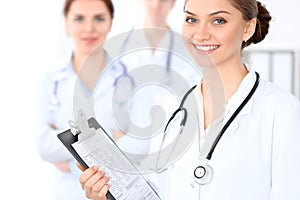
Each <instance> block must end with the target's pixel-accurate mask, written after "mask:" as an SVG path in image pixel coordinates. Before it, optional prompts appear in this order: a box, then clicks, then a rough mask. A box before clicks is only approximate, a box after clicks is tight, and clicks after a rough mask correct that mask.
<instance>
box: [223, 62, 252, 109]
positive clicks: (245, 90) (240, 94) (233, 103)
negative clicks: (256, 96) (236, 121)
mask: <svg viewBox="0 0 300 200" xmlns="http://www.w3.org/2000/svg"><path fill="white" fill-rule="evenodd" d="M247 69H248V71H249V72H248V74H247V75H246V76H245V77H244V79H243V80H242V82H241V84H240V86H239V88H238V90H237V91H236V93H235V94H234V95H233V96H232V97H231V98H230V99H229V101H228V103H227V104H226V105H225V115H226V113H227V112H230V113H231V114H230V115H232V114H233V112H235V110H236V109H237V108H238V107H239V106H240V104H241V103H242V102H243V101H244V100H245V98H246V97H247V96H248V94H249V92H250V91H251V89H252V88H253V86H254V83H255V81H256V74H255V71H254V70H253V69H252V68H250V67H247ZM252 104H253V98H250V100H249V101H248V103H247V104H246V105H245V107H244V108H243V109H242V110H241V112H240V113H239V115H246V114H250V113H251V111H252Z"/></svg>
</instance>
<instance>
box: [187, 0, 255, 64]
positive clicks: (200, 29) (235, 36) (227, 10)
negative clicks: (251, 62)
mask: <svg viewBox="0 0 300 200" xmlns="http://www.w3.org/2000/svg"><path fill="white" fill-rule="evenodd" d="M253 26H254V30H255V20H251V21H249V22H246V21H245V20H244V19H243V18H242V13H241V12H240V11H239V10H238V9H236V8H235V7H233V6H232V5H231V3H230V0H188V1H187V3H186V6H185V22H184V24H183V29H182V33H183V35H184V36H185V37H186V39H187V40H186V45H187V48H188V49H189V51H190V52H191V53H192V55H193V57H194V58H195V59H196V61H197V62H198V63H199V64H200V65H209V64H208V60H209V63H210V64H212V63H213V64H214V66H221V65H223V64H232V62H235V61H236V59H238V60H240V59H241V45H242V42H243V40H247V39H249V38H250V37H251V36H252V34H253V32H254V30H253ZM203 60H205V62H203ZM201 62H202V63H201Z"/></svg>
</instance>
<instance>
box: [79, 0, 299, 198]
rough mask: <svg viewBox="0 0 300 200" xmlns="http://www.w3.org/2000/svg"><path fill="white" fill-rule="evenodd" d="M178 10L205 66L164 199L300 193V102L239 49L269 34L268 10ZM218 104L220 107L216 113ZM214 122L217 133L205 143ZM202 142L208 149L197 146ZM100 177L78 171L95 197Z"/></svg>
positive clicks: (202, 5)
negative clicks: (194, 121) (185, 146)
mask: <svg viewBox="0 0 300 200" xmlns="http://www.w3.org/2000/svg"><path fill="white" fill-rule="evenodd" d="M184 12H185V23H184V25H183V29H182V31H183V35H184V36H185V37H187V38H188V39H187V41H186V46H187V48H188V49H189V51H190V53H191V55H192V56H193V57H194V59H195V60H196V61H197V62H198V63H199V65H200V66H201V67H203V68H202V69H203V79H202V80H201V82H200V83H199V84H198V85H197V87H196V88H195V89H194V90H193V93H194V94H195V95H196V97H197V99H198V114H197V115H198V119H199V120H198V131H197V132H196V137H195V140H194V141H193V144H192V145H191V147H190V148H189V150H188V151H186V152H185V154H184V155H183V156H182V157H181V158H180V159H178V160H177V162H176V163H174V167H173V168H172V169H169V170H170V172H171V175H170V176H169V184H168V193H167V194H166V195H165V196H164V198H163V199H172V200H177V199H202V200H220V199H222V200H240V199H243V200H254V199H255V200H281V199H289V200H294V199H295V200H297V199H300V193H299V191H298V188H299V187H298V182H299V180H300V171H299V168H300V158H299V153H298V152H299V151H300V135H299V130H300V103H299V101H298V100H297V99H296V98H295V97H293V96H292V95H291V94H288V93H287V92H286V91H283V90H282V89H280V88H279V87H277V86H275V85H274V84H272V83H270V82H268V81H266V80H264V79H262V78H260V77H259V75H258V74H256V73H255V71H254V70H253V69H252V68H251V66H249V65H246V63H243V61H242V56H241V55H242V50H243V49H244V48H245V47H247V46H249V45H250V44H252V43H254V44H256V43H259V42H261V41H262V40H263V39H264V38H265V36H266V35H267V33H268V28H269V21H270V20H271V16H270V15H269V12H268V11H267V9H266V8H265V7H264V6H262V4H261V3H260V2H258V1H256V0H210V1H206V0H187V1H186V2H185V6H184ZM207 56H208V57H209V58H210V61H208V59H207V58H208V57H207ZM212 63H213V64H212ZM216 72H217V75H218V77H219V78H220V80H221V82H222V88H221V90H222V92H223V93H224V98H223V100H222V101H221V102H219V100H216V99H214V98H215V97H216V96H217V94H216V93H219V92H220V88H219V89H217V90H215V89H213V88H214V85H213V84H214V82H215V81H217V80H216V79H211V77H216V76H215V74H214V73H216ZM188 98H189V97H188ZM188 98H187V99H188ZM214 102H217V103H218V105H216V104H213V103H214ZM216 107H218V108H219V107H220V108H223V110H222V111H221V112H217V113H215V111H214V109H215V108H216ZM236 114H237V115H236ZM187 120H188V119H187ZM217 125H220V126H221V131H220V133H221V134H218V136H219V137H218V138H217V139H214V140H212V143H213V144H210V139H208V138H211V134H213V131H211V130H213V128H214V127H215V126H217ZM208 144H209V145H208ZM207 147H209V148H208V150H209V151H207V152H209V153H203V151H204V150H206V148H207ZM95 177H98V178H95ZM101 177H102V176H101V173H100V172H98V170H97V167H95V168H94V167H92V168H89V169H87V170H85V171H84V172H83V174H82V175H81V177H80V183H81V185H82V188H83V189H84V190H85V192H86V195H87V196H88V197H90V198H92V199H94V200H96V199H106V197H105V195H103V194H105V193H106V192H107V190H108V187H107V183H106V181H105V180H104V179H103V178H101Z"/></svg>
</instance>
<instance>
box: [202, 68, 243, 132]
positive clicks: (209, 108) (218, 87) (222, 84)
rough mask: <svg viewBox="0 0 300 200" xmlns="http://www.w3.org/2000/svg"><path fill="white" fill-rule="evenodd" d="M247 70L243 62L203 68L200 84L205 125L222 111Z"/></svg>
mask: <svg viewBox="0 0 300 200" xmlns="http://www.w3.org/2000/svg"><path fill="white" fill-rule="evenodd" d="M247 73H248V71H247V69H246V68H245V67H244V65H243V63H242V62H241V63H239V64H237V65H236V64H235V65H231V66H222V67H221V66H217V67H213V68H204V69H203V75H204V80H203V84H202V85H201V90H202V91H201V92H202V95H203V100H204V106H205V108H204V109H205V112H206V113H205V115H206V119H205V121H206V122H205V127H207V126H208V125H209V124H210V123H211V122H212V121H214V120H215V119H216V118H218V117H220V116H221V115H222V113H224V106H225V104H226V103H227V102H228V101H229V99H230V98H231V97H232V96H233V95H234V93H235V92H236V91H237V90H238V88H239V86H240V84H241V82H242V80H243V78H244V77H245V76H246V75H247Z"/></svg>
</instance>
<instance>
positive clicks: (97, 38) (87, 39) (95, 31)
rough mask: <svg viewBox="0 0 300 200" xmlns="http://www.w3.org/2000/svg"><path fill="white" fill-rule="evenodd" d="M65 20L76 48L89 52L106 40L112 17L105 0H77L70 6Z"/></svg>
mask: <svg viewBox="0 0 300 200" xmlns="http://www.w3.org/2000/svg"><path fill="white" fill-rule="evenodd" d="M65 22H66V23H65V24H66V30H67V34H68V35H69V36H70V37H71V39H72V41H73V43H74V48H75V49H74V50H75V51H79V52H81V53H84V54H88V53H90V52H91V50H93V49H94V48H95V47H96V46H97V45H99V44H101V43H103V42H104V41H105V39H106V37H107V34H108V33H109V31H110V30H111V25H112V18H111V15H110V13H109V10H108V8H107V6H106V4H105V3H104V2H103V1H100V0H76V1H74V2H73V3H72V5H71V6H70V10H69V12H68V14H67V16H66V18H65Z"/></svg>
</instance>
